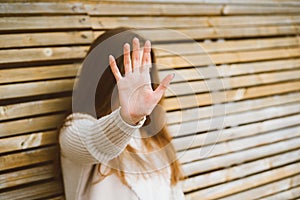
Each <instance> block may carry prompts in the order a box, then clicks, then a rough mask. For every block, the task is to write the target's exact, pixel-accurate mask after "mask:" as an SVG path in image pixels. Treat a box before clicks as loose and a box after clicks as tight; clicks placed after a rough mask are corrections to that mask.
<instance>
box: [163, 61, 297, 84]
mask: <svg viewBox="0 0 300 200" xmlns="http://www.w3.org/2000/svg"><path fill="white" fill-rule="evenodd" d="M299 67H300V59H299V58H294V59H286V60H271V61H263V62H251V63H237V64H223V65H219V66H215V68H212V67H197V68H188V69H171V70H163V71H159V73H158V75H159V77H160V80H162V79H163V78H164V77H165V76H166V75H168V74H170V73H175V77H174V79H173V80H172V83H175V82H180V81H187V80H188V81H194V80H202V79H204V78H217V77H230V76H236V75H245V74H255V73H261V72H272V71H281V70H288V69H298V68H299Z"/></svg>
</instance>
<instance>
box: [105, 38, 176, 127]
mask: <svg viewBox="0 0 300 200" xmlns="http://www.w3.org/2000/svg"><path fill="white" fill-rule="evenodd" d="M139 50H140V44H139V40H138V39H137V38H134V39H133V53H132V59H131V57H130V45H129V44H128V43H126V44H125V45H124V68H125V75H124V76H122V75H121V73H120V71H119V69H118V67H117V64H116V61H115V59H114V57H113V56H111V55H110V56H109V62H110V67H111V70H112V72H113V74H114V77H115V79H116V81H117V86H118V92H119V101H120V106H121V116H122V117H123V119H124V120H125V121H126V122H127V123H130V124H136V123H137V122H138V121H140V120H141V119H142V118H143V117H144V116H146V115H149V114H150V113H151V112H152V110H153V109H154V107H155V106H156V105H157V103H158V102H159V100H160V99H161V98H162V96H163V94H164V92H165V90H166V88H167V86H168V85H169V83H170V82H171V80H172V79H173V77H174V75H173V74H169V75H167V76H166V77H165V78H164V79H163V80H162V82H161V83H160V84H159V86H158V87H157V88H156V90H154V91H153V89H152V87H151V79H150V74H149V68H150V67H151V54H150V52H151V43H150V41H146V43H145V46H144V49H143V56H142V59H141V60H140V54H139Z"/></svg>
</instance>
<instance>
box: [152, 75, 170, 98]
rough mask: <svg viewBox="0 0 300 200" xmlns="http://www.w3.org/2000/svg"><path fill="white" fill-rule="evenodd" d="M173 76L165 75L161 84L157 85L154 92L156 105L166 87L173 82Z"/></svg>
mask: <svg viewBox="0 0 300 200" xmlns="http://www.w3.org/2000/svg"><path fill="white" fill-rule="evenodd" d="M174 76H175V74H174V73H173V74H169V75H167V76H166V77H165V78H164V79H163V80H162V82H161V83H160V84H159V86H158V87H157V88H156V89H155V91H154V97H155V99H156V103H157V102H159V100H160V99H161V97H162V96H163V94H164V93H165V91H166V89H167V87H168V86H169V85H170V82H171V81H172V80H173V78H174Z"/></svg>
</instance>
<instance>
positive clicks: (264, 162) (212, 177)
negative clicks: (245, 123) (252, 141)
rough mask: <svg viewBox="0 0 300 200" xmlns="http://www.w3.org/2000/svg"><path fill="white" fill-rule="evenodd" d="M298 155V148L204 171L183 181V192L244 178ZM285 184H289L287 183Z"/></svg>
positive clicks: (294, 159) (282, 163)
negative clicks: (207, 171)
mask: <svg viewBox="0 0 300 200" xmlns="http://www.w3.org/2000/svg"><path fill="white" fill-rule="evenodd" d="M299 156H300V150H295V151H290V152H287V153H283V154H279V155H275V156H270V157H268V158H265V159H261V160H256V161H253V162H249V163H244V164H241V165H238V166H234V167H230V168H227V169H222V170H218V171H214V172H210V173H206V174H203V175H199V176H195V177H191V178H188V179H186V180H184V181H183V190H184V191H185V192H188V191H192V190H197V189H201V188H204V187H208V186H213V185H216V184H220V183H228V182H229V181H232V180H235V179H238V178H244V177H246V176H249V175H251V174H255V173H258V172H261V171H265V170H269V169H270V168H275V167H279V166H282V165H286V164H289V163H292V162H295V161H297V160H298V158H299ZM295 184H296V183H295ZM287 186H289V184H287ZM262 188H263V187H262ZM253 195H254V194H253ZM237 196H238V197H240V198H241V197H242V196H239V194H238V195H237ZM230 197H231V196H230ZM244 197H245V196H244ZM251 197H254V196H251ZM246 199H247V198H246Z"/></svg>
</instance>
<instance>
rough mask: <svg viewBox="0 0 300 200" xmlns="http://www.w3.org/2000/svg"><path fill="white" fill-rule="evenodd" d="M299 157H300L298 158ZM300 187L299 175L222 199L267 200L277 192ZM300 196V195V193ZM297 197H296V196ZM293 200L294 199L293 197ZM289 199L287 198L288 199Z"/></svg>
mask: <svg viewBox="0 0 300 200" xmlns="http://www.w3.org/2000/svg"><path fill="white" fill-rule="evenodd" d="M298 157H299V156H298ZM298 185H300V175H299V174H297V175H295V176H292V177H289V178H286V179H283V180H279V181H276V182H273V183H269V184H266V185H262V186H260V187H258V188H253V189H249V190H247V191H243V192H239V193H237V194H234V195H230V196H227V197H225V198H222V199H224V200H226V199H227V200H229V199H230V200H237V199H241V198H249V197H251V198H257V199H259V198H260V199H265V198H264V196H265V195H269V194H274V193H277V192H281V191H283V190H287V189H290V188H291V187H294V186H298ZM299 194H300V193H299ZM294 197H296V196H294ZM291 198H293V197H291ZM291 198H289V199H291ZM286 199H287V198H286Z"/></svg>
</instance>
